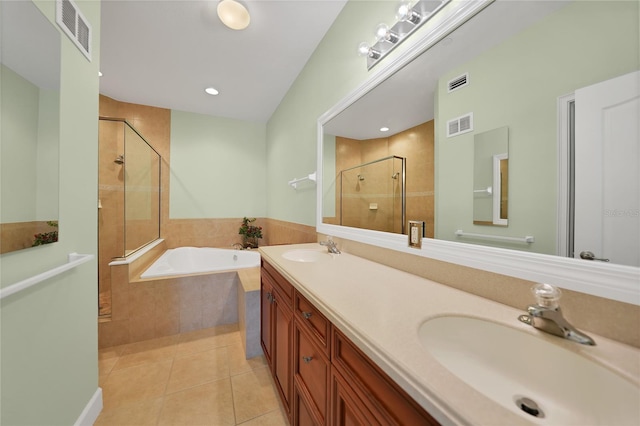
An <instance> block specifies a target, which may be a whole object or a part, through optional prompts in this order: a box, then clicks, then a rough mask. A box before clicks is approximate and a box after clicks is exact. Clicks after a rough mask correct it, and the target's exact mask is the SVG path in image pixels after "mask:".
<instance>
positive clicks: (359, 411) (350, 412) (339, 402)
mask: <svg viewBox="0 0 640 426" xmlns="http://www.w3.org/2000/svg"><path fill="white" fill-rule="evenodd" d="M379 424H380V422H379V421H378V420H377V419H376V418H375V417H374V416H373V415H372V414H371V413H370V412H369V410H367V407H366V406H365V404H364V403H363V402H362V401H361V400H360V398H359V397H358V395H357V393H356V392H355V391H354V390H353V389H352V388H351V386H349V384H348V383H347V381H346V380H345V379H344V378H343V377H342V375H341V374H340V373H339V372H338V371H337V370H336V369H335V368H332V369H331V425H333V426H361V425H379Z"/></svg>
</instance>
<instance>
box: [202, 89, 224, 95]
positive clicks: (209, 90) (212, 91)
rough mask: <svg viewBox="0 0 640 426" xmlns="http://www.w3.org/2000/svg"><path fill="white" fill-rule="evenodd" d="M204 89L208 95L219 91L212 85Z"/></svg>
mask: <svg viewBox="0 0 640 426" xmlns="http://www.w3.org/2000/svg"><path fill="white" fill-rule="evenodd" d="M204 91H205V92H207V93H208V94H210V95H213V96H215V95H217V94H218V93H220V92H218V91H217V90H216V89H214V88H213V87H207V88H206V89H204Z"/></svg>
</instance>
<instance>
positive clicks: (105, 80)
mask: <svg viewBox="0 0 640 426" xmlns="http://www.w3.org/2000/svg"><path fill="white" fill-rule="evenodd" d="M217 3H218V1H217V0H209V1H201V0H198V1H189V0H171V1H167V0H156V1H149V0H146V1H145V0H140V1H136V0H103V1H102V10H101V15H102V22H101V33H100V37H101V46H100V50H101V53H100V70H101V72H102V73H103V76H102V77H101V78H100V93H101V94H103V95H106V96H109V97H111V98H114V99H116V100H119V101H123V102H131V103H137V104H142V105H151V106H156V107H162V108H169V109H175V110H181V111H189V112H196V113H201V114H208V115H213V116H219V117H227V118H234V119H241V120H248V121H256V122H266V121H267V120H268V119H269V118H270V117H271V115H272V114H273V112H274V111H275V109H276V107H277V106H278V104H279V103H280V102H281V100H282V98H283V97H284V95H285V94H286V92H287V91H288V90H289V88H290V86H291V84H292V83H293V82H294V80H295V78H296V77H297V76H298V74H299V73H300V71H301V70H302V68H303V67H304V65H305V64H306V62H307V60H308V59H309V58H310V56H311V54H312V53H313V51H314V50H315V49H316V47H317V45H318V43H319V42H320V41H321V40H322V37H323V36H324V35H325V33H326V32H327V30H328V29H329V27H330V26H331V25H332V23H333V21H334V20H335V18H336V16H337V15H338V14H339V13H340V11H341V10H342V8H343V6H344V4H345V3H346V0H242V1H241V3H242V4H244V5H245V6H246V8H247V9H248V10H249V13H250V14H251V24H250V25H249V27H248V28H247V29H245V30H242V31H234V30H231V29H229V28H227V27H225V26H224V25H223V24H222V22H220V20H219V19H218V17H217V15H216V6H217ZM209 86H213V87H215V88H216V89H218V90H219V92H220V94H219V95H217V96H211V95H207V94H206V93H205V92H204V89H205V88H206V87H209Z"/></svg>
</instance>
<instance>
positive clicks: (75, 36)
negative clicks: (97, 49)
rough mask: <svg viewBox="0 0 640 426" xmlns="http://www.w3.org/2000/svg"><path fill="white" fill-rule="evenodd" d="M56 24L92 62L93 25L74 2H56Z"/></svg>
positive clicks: (62, 0) (70, 0) (57, 0)
mask: <svg viewBox="0 0 640 426" xmlns="http://www.w3.org/2000/svg"><path fill="white" fill-rule="evenodd" d="M56 22H57V23H58V25H59V26H60V28H62V30H63V31H64V33H65V34H66V35H67V36H69V38H70V39H71V41H73V43H74V44H75V45H76V46H77V47H78V49H80V51H81V52H82V53H83V54H84V56H86V57H87V59H88V60H89V62H91V25H89V22H88V21H87V19H86V18H85V17H84V16H83V15H82V12H80V9H78V6H77V5H76V4H75V3H74V2H73V1H72V0H56Z"/></svg>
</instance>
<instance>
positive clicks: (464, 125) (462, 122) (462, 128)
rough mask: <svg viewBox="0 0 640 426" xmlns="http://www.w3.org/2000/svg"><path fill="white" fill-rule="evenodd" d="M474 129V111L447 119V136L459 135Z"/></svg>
mask: <svg viewBox="0 0 640 426" xmlns="http://www.w3.org/2000/svg"><path fill="white" fill-rule="evenodd" d="M472 130H473V113H472V112H470V113H468V114H465V115H462V116H460V117H457V118H454V119H451V120H449V121H447V137H448V138H450V137H452V136H458V135H461V134H463V133H467V132H470V131H472Z"/></svg>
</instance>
